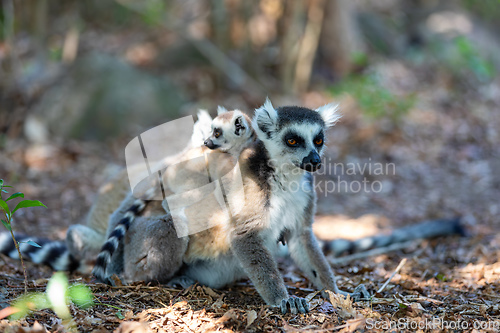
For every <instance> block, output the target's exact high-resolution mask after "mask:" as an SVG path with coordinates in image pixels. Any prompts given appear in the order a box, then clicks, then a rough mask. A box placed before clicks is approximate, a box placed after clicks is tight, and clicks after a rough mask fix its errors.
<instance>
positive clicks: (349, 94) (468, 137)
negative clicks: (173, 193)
mask: <svg viewBox="0 0 500 333" xmlns="http://www.w3.org/2000/svg"><path fill="white" fill-rule="evenodd" d="M1 3H2V7H1V8H0V25H1V29H0V178H3V179H4V180H5V182H6V183H7V184H9V185H13V186H14V187H15V189H16V191H21V192H24V193H25V194H26V197H27V198H30V199H39V200H41V201H42V202H43V203H45V204H46V205H47V207H48V209H42V208H37V209H32V210H24V211H20V212H19V215H18V218H17V220H16V221H15V222H14V224H13V228H14V229H15V230H17V231H21V232H26V233H29V234H34V233H35V234H37V235H40V236H48V237H52V238H61V239H62V238H64V232H65V229H66V227H67V226H68V225H70V224H73V223H75V222H78V221H80V219H81V218H82V217H83V216H85V214H86V212H88V210H89V207H90V206H91V204H92V202H93V200H94V198H95V194H96V192H97V190H98V188H99V186H100V185H102V184H103V182H104V181H105V180H107V179H109V177H110V176H111V175H113V174H116V172H117V171H118V170H120V169H122V168H123V167H124V166H125V161H124V147H125V145H126V144H127V143H128V141H130V140H131V139H132V138H134V137H135V136H137V135H138V134H140V133H141V132H142V131H144V130H146V129H149V128H151V127H152V126H155V125H159V124H162V123H164V122H166V121H168V120H171V119H176V118H178V117H181V116H185V115H195V114H196V112H197V110H198V109H199V108H205V109H207V110H209V111H210V112H211V114H212V115H214V114H215V109H216V106H217V105H223V106H225V107H227V108H228V109H232V108H238V109H241V110H243V111H245V112H247V113H249V114H250V115H251V114H252V113H253V109H255V108H256V107H259V106H260V105H262V104H263V102H264V100H265V98H266V96H269V97H270V98H271V100H272V101H273V104H274V105H275V106H280V105H290V104H295V105H304V106H307V107H311V108H316V107H318V106H321V105H323V104H325V103H328V102H332V101H336V102H339V103H340V105H341V112H342V114H343V118H342V120H341V121H340V122H339V123H338V124H337V125H336V126H335V127H334V128H333V129H331V130H330V131H329V134H328V141H329V142H328V150H327V152H326V156H325V159H326V161H327V163H344V164H346V163H358V164H360V165H361V166H363V165H365V164H370V163H394V165H395V174H382V175H376V174H370V173H369V172H368V170H365V172H363V171H360V172H357V173H356V174H354V175H348V174H345V173H342V172H341V170H338V169H333V172H332V173H328V174H323V175H318V176H317V180H318V181H320V180H334V181H336V182H338V181H339V180H347V181H351V182H352V181H362V180H363V179H367V180H368V181H370V182H375V181H378V182H380V183H381V184H382V188H381V191H380V192H377V193H375V192H373V191H361V192H353V191H345V190H341V191H336V192H335V193H329V194H328V195H326V194H325V193H318V194H319V202H318V218H317V220H318V223H317V226H316V232H318V235H320V236H322V237H347V238H352V237H361V236H363V235H366V234H370V233H375V232H378V231H379V230H381V229H387V228H389V227H399V226H403V225H408V224H411V223H413V222H417V221H421V220H424V219H432V218H450V217H455V216H460V217H461V218H462V221H463V223H464V225H465V226H466V228H467V230H468V232H469V237H468V238H466V239H452V240H450V241H444V242H440V243H432V244H433V246H422V247H421V248H420V250H419V251H420V252H418V253H419V254H418V255H416V256H420V258H418V259H414V260H413V259H412V260H413V261H411V262H409V263H407V264H406V266H405V267H404V268H403V269H402V271H401V274H403V275H401V276H404V277H405V279H407V280H408V281H414V282H412V283H414V284H412V285H408V284H406V285H402V284H401V285H400V286H399V287H398V288H400V289H398V290H399V291H400V292H403V291H405V290H406V291H407V292H410V293H411V292H416V293H422V294H424V295H426V296H432V295H434V296H433V297H436V298H438V299H441V300H442V301H444V300H446V306H449V307H451V308H453V307H454V306H455V305H456V304H463V303H464V302H465V303H467V301H466V300H464V299H463V298H460V297H461V296H460V297H459V296H457V295H454V296H452V297H451V298H448V297H449V295H448V294H447V293H448V292H449V289H446V290H447V291H446V292H444V291H443V290H444V289H442V290H441V293H440V292H439V291H436V290H437V289H439V288H448V287H450V288H455V289H453V290H459V289H460V290H461V289H463V290H468V291H469V292H471V293H473V292H474V293H476V292H479V291H481V292H484V293H485V294H488V295H492V294H495V295H498V293H499V292H500V289H499V285H498V282H499V281H500V264H499V257H500V236H499V234H498V231H500V218H499V214H500V201H499V198H500V177H499V172H498V170H500V134H499V130H500V114H499V110H500V78H499V77H498V69H499V68H500V34H499V33H498V32H499V31H500V2H499V1H498V0H481V1H474V0H399V1H398V0H377V1H368V0H352V1H351V0H286V1H285V0H258V1H244V0H211V1H208V0H204V1H202V0H171V1H167V0H142V1H133V0H116V1H102V0H86V1H78V0H65V1H49V0H22V1H20V0H2V2H1ZM175 139H176V138H175V137H173V138H172V140H175ZM323 194H324V195H323ZM332 223H335V224H332ZM425 244H428V243H425ZM388 259H389V260H388ZM390 259H394V260H390ZM6 260H7V259H5V258H3V259H2V261H3V263H0V264H1V265H2V271H5V270H6V269H7V268H6V267H10V268H9V269H10V270H11V271H12V270H13V269H14V271H15V270H16V269H15V268H12V267H16V266H15V264H12V263H10V264H9V263H8V262H7V261H6ZM398 261H399V260H398V257H397V256H396V257H394V256H391V255H389V256H379V257H378V259H377V260H374V261H369V262H366V261H365V262H362V263H357V264H356V265H350V266H344V267H342V266H340V267H337V272H338V273H339V274H340V276H341V280H340V284H341V285H342V286H343V287H346V286H347V287H348V288H349V286H355V285H357V284H358V283H360V282H364V283H367V284H368V287H369V288H370V287H371V290H373V289H375V290H376V289H377V288H378V287H377V288H375V287H376V285H378V286H380V284H381V282H382V281H383V280H384V279H385V278H386V277H387V272H390V271H391V270H392V269H394V267H395V265H396V264H397V262H398ZM471 265H472V266H471ZM353 267H354V268H353ZM37 269H39V267H38V268H37V267H36V266H30V267H29V271H30V272H29V274H30V276H43V277H46V276H47V274H48V273H46V272H45V273H43V272H39V271H38V270H37ZM17 272H18V273H19V271H17ZM290 274H291V273H290V272H289V273H288V274H287V275H285V276H286V277H287V282H288V283H289V284H290V283H291V282H290V281H292V282H294V281H296V280H294V278H293V277H292V278H291V280H290ZM397 276H399V277H401V276H400V275H397ZM412 279H413V280H412ZM395 280H396V281H398V278H397V277H396V278H395ZM6 281H7V280H6ZM429 281H430V282H429ZM395 283H397V282H395ZM421 283H424V286H423V287H422V284H421ZM416 285H418V288H420V289H412V288H413V287H411V286H414V287H415V286H416ZM401 288H402V289H401ZM405 288H406V289H405ZM415 288H416V287H415ZM426 288H427V289H426ZM428 288H430V290H431V291H428V290H429V289H428ZM436 288H437V289H436ZM408 289H410V290H411V291H408ZM415 290H417V291H415ZM426 290H427V291H426ZM393 291H394V290H393ZM391 292H392V291H391ZM436 295H438V296H436ZM439 295H440V296H439ZM471 295H476V296H477V294H470V295H469V296H471ZM11 296H12V295H11ZM476 296H471V297H476ZM12 297H13V296H12ZM256 297H257V298H256V299H257V301H255V303H256V304H260V303H259V300H258V296H256ZM389 297H392V296H389ZM481 297H482V299H483V301H482V302H484V304H486V305H488V304H489V303H488V302H489V301H487V300H485V299H486V298H485V297H486V296H484V295H483V296H481ZM488 297H490V296H488ZM491 297H494V296H491ZM452 299H453V301H451V300H452ZM493 299H495V298H493ZM496 300H497V299H496ZM0 301H1V298H0ZM478 302H479V301H478ZM441 303H443V302H441ZM429 304H430V303H429ZM429 304H427V305H426V304H424V307H425V309H426V311H427V310H429V311H431V310H432V311H434V312H433V313H439V311H438V310H437V308H436V307H439V306H441V305H436V304H440V303H432V304H430V305H429ZM454 304H455V305H454ZM486 305H485V306H486ZM391 306H392V305H391ZM391 306H389V307H388V308H384V309H385V310H384V311H386V310H387V309H388V310H387V311H388V312H387V313H389V315H390V316H392V315H393V314H394V313H395V312H398V311H403V310H402V309H403V308H402V307H398V306H396V307H395V308H391ZM373 309H374V310H377V309H378V308H377V306H375V307H374V308H373ZM483 310H484V309H483ZM483 310H481V311H483ZM103 311H104V310H103ZM436 311H437V312H436ZM446 311H448V312H447V313H451V312H453V311H452V310H450V308H448V309H447V310H446ZM450 311H451V312H450ZM460 311H461V310H460V309H459V308H458V307H457V312H456V313H462V312H460ZM497 312H498V309H497ZM481 313H482V315H484V311H483V312H481ZM497 314H498V313H497ZM85 316H86V315H85V314H84V317H85ZM111 316H114V315H113V314H111ZM82 325H83V324H82ZM89 325H91V324H89ZM92 325H93V324H92ZM92 325H91V326H92ZM113 325H116V323H115V324H110V326H109V327H116V326H113ZM263 325H264V324H263Z"/></svg>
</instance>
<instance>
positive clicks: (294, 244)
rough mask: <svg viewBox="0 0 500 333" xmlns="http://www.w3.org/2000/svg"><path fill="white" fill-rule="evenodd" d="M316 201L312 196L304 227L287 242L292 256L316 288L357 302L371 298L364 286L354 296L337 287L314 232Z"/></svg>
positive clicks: (305, 215)
mask: <svg viewBox="0 0 500 333" xmlns="http://www.w3.org/2000/svg"><path fill="white" fill-rule="evenodd" d="M315 201H316V198H315V196H314V195H313V196H311V198H310V201H309V205H308V207H307V208H306V210H305V212H304V219H303V221H302V225H300V226H299V228H298V230H295V231H294V232H293V233H291V234H290V238H289V239H288V240H287V243H288V247H289V249H290V256H291V257H292V259H293V260H294V261H295V263H296V264H297V266H299V268H300V269H301V270H302V272H303V273H304V275H306V277H307V278H308V279H309V280H310V281H311V282H313V284H314V285H315V286H316V288H318V289H320V290H322V289H324V290H331V291H333V292H335V293H336V294H342V295H344V296H346V295H351V296H352V297H353V298H354V299H355V300H356V301H357V300H359V299H364V298H369V297H370V294H369V293H368V291H367V290H366V288H365V286H364V285H359V286H358V287H356V289H355V290H354V293H352V294H350V293H348V292H345V291H342V290H340V289H339V287H338V286H337V282H336V279H335V275H334V274H333V271H332V269H331V267H330V264H329V263H328V262H327V260H326V258H325V255H324V253H323V251H322V250H321V248H320V246H319V244H318V241H317V240H316V237H315V236H314V233H313V231H312V224H313V222H314V214H315V212H316V207H315ZM323 296H324V297H327V294H326V293H325V291H323Z"/></svg>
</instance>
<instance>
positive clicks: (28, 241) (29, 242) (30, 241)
mask: <svg viewBox="0 0 500 333" xmlns="http://www.w3.org/2000/svg"><path fill="white" fill-rule="evenodd" d="M26 243H27V244H29V245H31V246H34V247H41V246H40V245H38V244H37V243H35V242H33V241H32V240H31V239H28V240H27V241H26Z"/></svg>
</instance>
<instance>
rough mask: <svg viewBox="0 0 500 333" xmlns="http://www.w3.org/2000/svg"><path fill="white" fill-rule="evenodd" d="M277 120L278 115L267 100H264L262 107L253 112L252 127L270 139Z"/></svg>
mask: <svg viewBox="0 0 500 333" xmlns="http://www.w3.org/2000/svg"><path fill="white" fill-rule="evenodd" d="M277 120H278V113H277V112H276V110H275V109H274V107H273V104H272V103H271V101H270V100H269V98H266V102H265V103H264V105H262V106H261V107H260V108H258V109H256V110H255V116H254V119H253V126H254V129H255V130H256V131H258V132H261V133H262V134H264V135H265V136H266V137H267V138H268V139H270V138H271V136H272V134H273V132H274V131H275V130H276V123H277Z"/></svg>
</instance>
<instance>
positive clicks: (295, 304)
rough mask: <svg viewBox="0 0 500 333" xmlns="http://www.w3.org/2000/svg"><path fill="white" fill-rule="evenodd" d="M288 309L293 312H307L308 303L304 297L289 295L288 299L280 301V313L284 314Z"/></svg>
mask: <svg viewBox="0 0 500 333" xmlns="http://www.w3.org/2000/svg"><path fill="white" fill-rule="evenodd" d="M288 309H290V312H291V313H293V314H297V313H307V312H309V304H307V301H306V299H305V298H302V297H297V296H290V297H289V298H288V299H284V300H282V301H281V313H283V314H285V313H287V312H288Z"/></svg>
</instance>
